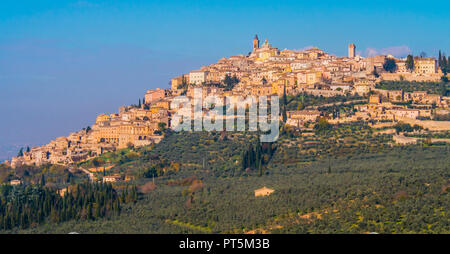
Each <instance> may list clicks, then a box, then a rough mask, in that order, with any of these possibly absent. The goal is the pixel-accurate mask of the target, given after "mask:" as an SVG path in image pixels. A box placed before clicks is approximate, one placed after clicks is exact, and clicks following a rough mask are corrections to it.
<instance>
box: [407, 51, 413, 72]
mask: <svg viewBox="0 0 450 254" xmlns="http://www.w3.org/2000/svg"><path fill="white" fill-rule="evenodd" d="M405 64H406V69H407V70H409V71H410V72H412V71H413V70H414V57H413V56H412V55H408V57H406V63H405Z"/></svg>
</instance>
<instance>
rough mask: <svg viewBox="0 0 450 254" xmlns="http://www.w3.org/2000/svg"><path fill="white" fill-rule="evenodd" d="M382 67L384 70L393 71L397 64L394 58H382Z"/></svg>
mask: <svg viewBox="0 0 450 254" xmlns="http://www.w3.org/2000/svg"><path fill="white" fill-rule="evenodd" d="M383 69H384V70H385V71H388V72H390V73H393V72H394V71H395V70H396V69H397V64H396V63H395V60H394V59H392V58H386V59H385V60H384V64H383Z"/></svg>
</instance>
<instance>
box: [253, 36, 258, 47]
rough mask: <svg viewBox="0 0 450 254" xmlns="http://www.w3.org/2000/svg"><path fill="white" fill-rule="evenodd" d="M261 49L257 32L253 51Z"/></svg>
mask: <svg viewBox="0 0 450 254" xmlns="http://www.w3.org/2000/svg"><path fill="white" fill-rule="evenodd" d="M256 49H259V39H258V35H256V34H255V38H254V39H253V51H255V50H256Z"/></svg>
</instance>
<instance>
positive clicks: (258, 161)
mask: <svg viewBox="0 0 450 254" xmlns="http://www.w3.org/2000/svg"><path fill="white" fill-rule="evenodd" d="M273 152H274V149H273V147H272V143H262V142H257V143H256V145H253V144H250V145H249V146H248V148H247V149H246V150H244V151H243V152H242V155H241V158H242V160H241V163H242V170H246V169H247V168H250V169H258V174H259V175H262V166H264V165H266V164H267V163H268V162H269V161H270V159H271V158H272V155H273Z"/></svg>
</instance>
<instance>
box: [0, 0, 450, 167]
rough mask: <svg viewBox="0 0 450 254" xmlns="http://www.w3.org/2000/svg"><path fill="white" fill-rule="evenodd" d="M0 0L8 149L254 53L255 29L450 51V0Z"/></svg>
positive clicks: (399, 49)
mask: <svg viewBox="0 0 450 254" xmlns="http://www.w3.org/2000/svg"><path fill="white" fill-rule="evenodd" d="M130 2H131V1H114V0H109V1H95V0H86V1H77V0H54V1H49V0H39V1H20V0H14V1H11V0H2V1H1V2H0V88H1V92H0V113H1V116H2V119H3V120H2V124H1V125H0V160H1V159H4V158H7V157H9V156H10V154H8V153H7V152H6V150H10V149H11V147H14V148H13V149H16V148H17V146H25V145H27V144H29V145H35V144H43V143H47V142H48V141H49V140H50V139H53V138H55V137H57V136H65V135H67V134H68V133H69V132H71V131H75V130H78V129H81V128H82V127H85V126H87V125H91V124H92V123H93V122H94V120H95V116H96V115H97V114H99V113H102V112H106V113H111V112H115V111H117V108H118V107H119V106H122V105H128V104H131V103H136V102H137V100H138V98H142V97H143V95H144V93H145V91H146V90H147V89H149V88H155V87H167V86H168V82H169V79H170V77H173V76H175V75H178V74H180V73H183V72H188V71H189V70H192V69H196V68H198V67H200V66H201V65H206V64H210V63H213V62H215V61H217V59H219V58H221V57H222V56H230V55H234V54H242V53H243V54H246V53H248V52H249V51H250V50H251V40H252V39H253V36H254V35H255V33H257V34H258V35H259V36H260V38H261V39H262V40H263V39H265V38H268V39H269V41H270V42H271V43H272V45H274V46H277V47H279V48H280V49H284V48H290V49H301V48H304V47H306V46H317V47H319V48H322V49H324V50H326V51H327V52H330V53H332V54H336V55H345V54H346V53H347V50H346V49H347V44H349V43H352V42H353V43H355V44H356V46H357V51H358V52H359V53H360V54H362V55H367V54H368V53H369V52H372V53H373V52H375V53H385V52H392V53H394V54H397V55H399V56H401V55H405V54H407V53H408V52H411V53H413V54H419V53H420V52H422V51H424V52H426V53H427V54H428V55H437V52H438V50H439V49H442V50H443V51H445V52H448V53H450V36H449V35H448V27H449V25H450V16H449V9H450V8H449V7H450V4H449V2H448V1H427V2H426V5H424V3H425V2H423V1H347V2H346V3H338V1H306V2H302V1H242V0H241V1H234V0H229V1H192V0H191V1H176V0H171V1H132V2H133V3H130Z"/></svg>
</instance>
